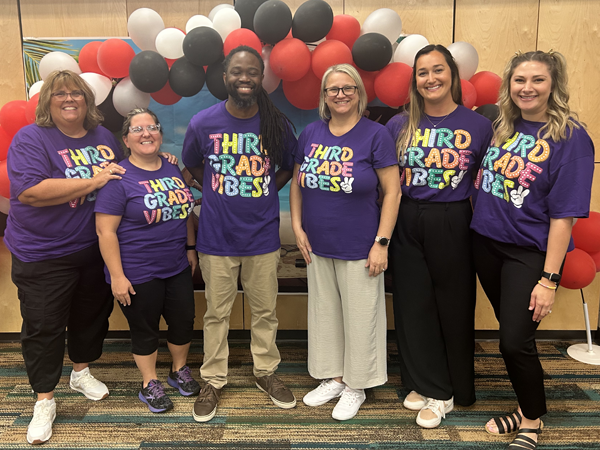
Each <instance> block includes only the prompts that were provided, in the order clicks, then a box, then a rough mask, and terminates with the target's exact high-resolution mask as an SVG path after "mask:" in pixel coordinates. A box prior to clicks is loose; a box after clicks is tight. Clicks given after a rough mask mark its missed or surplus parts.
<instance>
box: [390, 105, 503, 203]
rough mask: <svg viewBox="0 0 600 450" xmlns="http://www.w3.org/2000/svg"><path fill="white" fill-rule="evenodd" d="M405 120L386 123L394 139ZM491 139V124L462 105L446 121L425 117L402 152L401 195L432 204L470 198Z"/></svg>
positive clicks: (398, 118) (396, 119)
mask: <svg viewBox="0 0 600 450" xmlns="http://www.w3.org/2000/svg"><path fill="white" fill-rule="evenodd" d="M440 119H441V120H440ZM406 120H407V116H406V115H402V114H398V115H396V116H394V117H393V118H392V119H391V120H390V121H389V122H388V124H387V125H386V126H387V128H388V129H389V130H390V131H391V133H392V135H393V136H394V138H397V136H398V134H399V132H400V130H401V129H402V126H403V124H404V122H405V121H406ZM434 125H437V127H436V126H434ZM491 139H492V123H491V122H490V121H489V120H488V119H486V118H485V117H483V116H481V115H479V114H477V113H476V112H474V111H471V110H470V109H467V108H465V107H464V106H462V105H458V106H457V108H456V109H455V110H454V111H453V112H452V113H450V114H449V115H448V116H447V117H445V118H439V117H429V116H426V117H424V118H423V119H422V120H421V122H420V123H419V128H418V129H417V131H416V132H415V135H414V136H413V137H412V139H411V142H410V143H409V145H408V147H407V149H406V151H405V152H404V159H403V161H402V166H403V169H404V170H403V171H402V178H401V183H402V194H403V195H407V196H408V197H409V198H412V199H413V200H427V201H433V202H454V201H460V200H465V199H467V198H469V197H470V196H471V195H472V194H473V193H474V192H475V189H474V187H473V174H474V173H475V171H476V170H477V168H478V167H479V164H480V161H481V158H482V157H483V155H484V153H485V150H486V149H487V147H488V145H489V144H490V141H491Z"/></svg>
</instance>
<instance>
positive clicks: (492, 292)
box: [471, 51, 594, 450]
mask: <svg viewBox="0 0 600 450" xmlns="http://www.w3.org/2000/svg"><path fill="white" fill-rule="evenodd" d="M499 106H500V116H499V117H498V119H497V120H496V121H495V122H494V140H493V142H492V145H491V146H490V148H489V149H488V151H487V153H486V155H485V157H484V159H483V162H482V164H481V169H480V171H479V173H478V178H477V183H476V184H477V187H478V188H479V194H478V196H477V203H476V205H475V212H474V216H473V222H472V224H471V227H472V228H473V230H474V231H475V234H474V250H475V251H474V257H475V266H476V269H477V274H478V275H479V280H480V281H481V285H482V286H483V289H484V290H485V292H486V294H487V296H488V298H489V299H490V303H491V304H492V306H493V308H494V312H495V314H496V318H497V319H498V322H499V323H500V351H501V353H502V357H503V358H504V362H505V364H506V370H507V372H508V375H509V378H510V381H511V383H512V386H513V389H514V390H515V393H516V395H517V400H518V407H517V409H516V410H515V411H514V412H513V413H510V414H507V415H506V416H502V417H496V418H493V419H491V420H490V421H489V422H488V423H487V424H486V431H487V432H488V433H491V434H513V433H517V432H518V434H517V436H516V437H515V439H514V440H513V442H512V444H510V446H509V447H508V448H509V449H515V450H517V449H524V448H526V449H534V448H535V447H536V445H537V437H538V435H539V434H540V433H541V431H542V426H543V423H542V421H541V419H540V417H541V416H542V415H544V414H545V413H546V397H545V393H544V373H543V370H542V366H541V364H540V360H539V358H538V355H537V349H536V344H535V330H536V329H537V327H538V325H539V323H540V322H541V321H542V320H543V319H544V317H546V316H547V315H548V314H550V313H551V312H552V305H553V304H554V299H555V294H556V289H557V287H558V285H559V283H560V278H561V271H562V265H563V263H564V259H565V254H566V252H567V251H568V250H572V249H573V242H572V240H571V228H572V225H573V218H575V217H587V216H588V215H589V207H590V197H591V185H592V176H593V171H594V145H593V143H592V140H591V139H590V137H589V135H588V134H587V132H586V131H585V127H584V125H583V124H582V123H580V122H578V121H577V115H576V114H575V113H573V112H571V110H570V108H569V91H568V87H567V68H566V61H565V58H564V57H563V55H561V54H560V53H558V52H553V51H549V52H543V51H535V52H528V53H520V52H518V53H517V54H515V56H513V57H512V58H511V60H510V61H509V62H508V64H507V66H506V69H505V71H504V77H503V80H502V85H501V88H500V97H499Z"/></svg>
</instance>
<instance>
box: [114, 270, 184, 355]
mask: <svg viewBox="0 0 600 450" xmlns="http://www.w3.org/2000/svg"><path fill="white" fill-rule="evenodd" d="M133 289H134V291H135V295H132V296H131V305H130V306H123V305H122V304H121V303H119V305H120V306H121V310H122V311H123V314H124V315H125V317H126V318H127V322H129V330H130V331H131V351H132V353H133V354H134V355H142V356H143V355H150V354H152V353H154V352H155V351H156V349H158V339H159V323H160V317H161V316H163V317H164V318H165V322H167V325H168V326H169V329H168V331H167V341H168V342H170V343H171V344H175V345H184V344H187V343H189V342H191V341H192V336H193V334H194V317H195V314H196V311H195V304H194V283H193V282H192V270H191V269H190V267H186V268H185V269H184V270H183V271H182V272H180V273H178V274H177V275H173V276H172V277H169V278H164V279H161V278H155V279H154V280H150V281H148V282H146V283H141V284H135V285H133Z"/></svg>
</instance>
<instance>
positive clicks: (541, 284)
mask: <svg viewBox="0 0 600 450" xmlns="http://www.w3.org/2000/svg"><path fill="white" fill-rule="evenodd" d="M538 284H539V285H540V286H544V287H545V288H546V289H550V290H551V291H555V290H556V287H557V286H548V285H546V284H544V283H542V280H538Z"/></svg>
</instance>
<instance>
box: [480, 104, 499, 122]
mask: <svg viewBox="0 0 600 450" xmlns="http://www.w3.org/2000/svg"><path fill="white" fill-rule="evenodd" d="M475 112H476V113H478V114H481V115H482V116H483V117H487V118H488V119H490V120H491V121H492V122H493V121H494V120H496V119H497V118H498V116H499V115H500V108H498V105H495V104H493V103H488V104H487V105H481V106H480V107H479V108H477V109H476V110H475Z"/></svg>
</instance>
